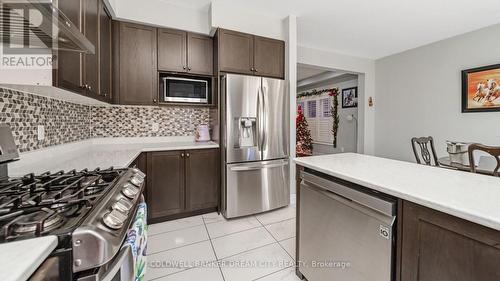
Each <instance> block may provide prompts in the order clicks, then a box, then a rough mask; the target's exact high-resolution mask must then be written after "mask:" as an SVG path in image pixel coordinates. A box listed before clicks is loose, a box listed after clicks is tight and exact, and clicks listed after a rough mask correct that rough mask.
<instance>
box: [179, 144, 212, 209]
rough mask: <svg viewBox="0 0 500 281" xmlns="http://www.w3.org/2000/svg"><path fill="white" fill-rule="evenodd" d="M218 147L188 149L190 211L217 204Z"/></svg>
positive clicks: (187, 174)
mask: <svg viewBox="0 0 500 281" xmlns="http://www.w3.org/2000/svg"><path fill="white" fill-rule="evenodd" d="M218 167H219V152H218V150H217V149H200V150H190V151H186V198H187V200H186V201H187V202H186V203H187V206H186V208H187V209H188V210H190V211H196V210H201V209H205V208H213V207H215V206H217V203H218V202H217V198H218V186H219V177H218V175H219V169H218Z"/></svg>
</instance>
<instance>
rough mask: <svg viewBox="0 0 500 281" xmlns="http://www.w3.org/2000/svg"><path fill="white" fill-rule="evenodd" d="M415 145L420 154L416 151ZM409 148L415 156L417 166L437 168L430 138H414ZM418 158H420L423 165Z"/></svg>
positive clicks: (434, 150)
mask: <svg viewBox="0 0 500 281" xmlns="http://www.w3.org/2000/svg"><path fill="white" fill-rule="evenodd" d="M417 145H418V147H419V150H420V153H419V152H418V151H417ZM411 147H412V148H413V154H415V159H416V160H417V163H418V164H423V165H428V166H439V162H438V158H437V155H436V149H435V148H434V139H433V138H432V137H418V138H417V137H414V138H412V139H411ZM429 147H430V150H429ZM419 155H420V156H419ZM420 157H422V160H423V163H422V161H421V160H420ZM433 162H434V163H433Z"/></svg>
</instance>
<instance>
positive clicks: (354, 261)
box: [298, 171, 396, 281]
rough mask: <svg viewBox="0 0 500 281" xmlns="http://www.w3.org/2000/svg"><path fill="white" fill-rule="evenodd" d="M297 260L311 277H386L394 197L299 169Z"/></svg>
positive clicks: (378, 280)
mask: <svg viewBox="0 0 500 281" xmlns="http://www.w3.org/2000/svg"><path fill="white" fill-rule="evenodd" d="M301 180H302V181H301V184H300V216H299V221H300V228H299V248H298V253H299V260H300V261H301V263H300V264H299V271H300V273H301V274H302V275H303V276H304V277H306V278H307V280H309V281H324V280H342V281H390V280H395V279H394V275H393V272H394V271H393V269H394V261H395V243H396V239H395V233H396V229H395V222H396V201H395V200H394V199H392V198H386V197H384V196H381V195H380V194H377V193H374V192H373V193H372V192H370V191H367V190H364V189H363V188H361V187H358V186H356V185H354V184H351V183H346V182H343V181H340V180H338V179H334V178H326V177H323V176H318V175H316V174H313V173H310V172H308V171H305V172H302V173H301Z"/></svg>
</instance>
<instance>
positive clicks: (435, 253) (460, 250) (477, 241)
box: [400, 201, 500, 281]
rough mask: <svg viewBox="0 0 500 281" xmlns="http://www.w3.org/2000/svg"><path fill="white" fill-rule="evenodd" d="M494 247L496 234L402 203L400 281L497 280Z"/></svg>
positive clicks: (499, 237)
mask: <svg viewBox="0 0 500 281" xmlns="http://www.w3.org/2000/svg"><path fill="white" fill-rule="evenodd" d="M498 245H500V232H498V231H495V230H493V229H490V228H486V227H483V226H479V225H477V224H474V223H471V222H468V221H465V220H462V219H459V218H457V217H453V216H450V215H447V214H444V213H441V212H438V211H435V210H432V209H429V208H425V207H422V206H419V205H416V204H413V203H410V202H406V201H405V202H404V203H403V227H402V249H401V250H402V253H401V256H402V260H401V276H400V280H401V281H434V280H439V281H471V280H481V281H496V280H500V267H499V266H498V265H499V264H500V247H499V246H498Z"/></svg>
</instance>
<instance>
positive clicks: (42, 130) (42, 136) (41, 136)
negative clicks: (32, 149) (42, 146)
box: [36, 125, 45, 141]
mask: <svg viewBox="0 0 500 281" xmlns="http://www.w3.org/2000/svg"><path fill="white" fill-rule="evenodd" d="M36 134H37V139H38V140H39V141H41V140H44V139H45V126H44V125H38V126H37V128H36Z"/></svg>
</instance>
